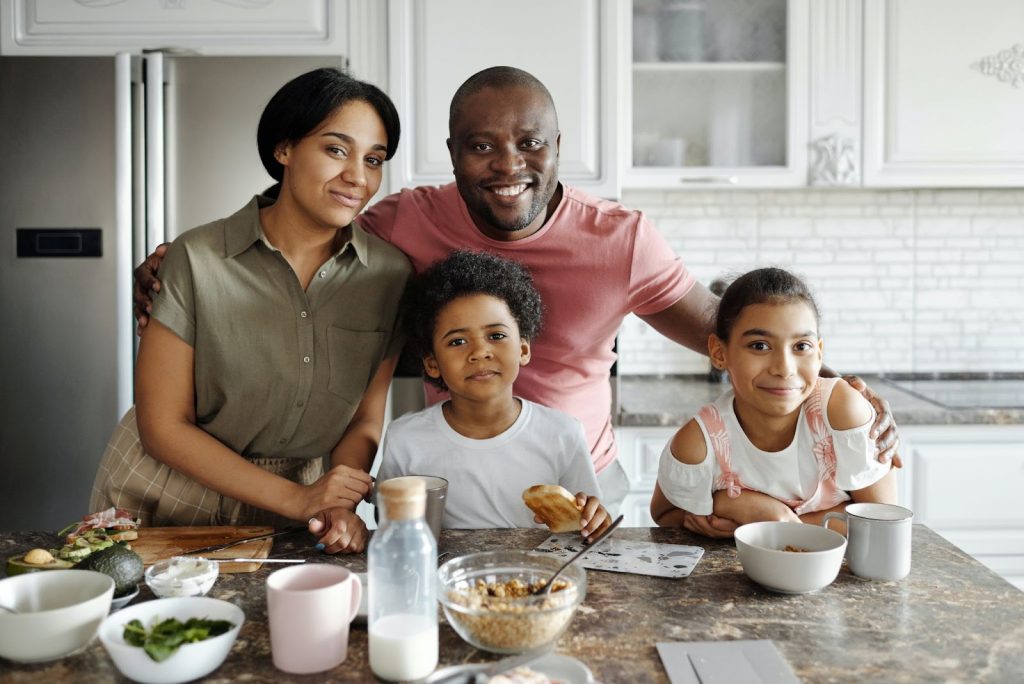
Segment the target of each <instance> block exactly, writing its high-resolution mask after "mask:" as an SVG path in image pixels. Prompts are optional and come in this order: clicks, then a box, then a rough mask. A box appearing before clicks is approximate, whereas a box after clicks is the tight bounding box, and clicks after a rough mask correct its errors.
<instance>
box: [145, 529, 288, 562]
mask: <svg viewBox="0 0 1024 684" xmlns="http://www.w3.org/2000/svg"><path fill="white" fill-rule="evenodd" d="M273 531H274V528H272V527H238V526H231V525H225V526H221V527H140V528H139V538H138V539H134V540H132V541H131V542H130V544H131V545H132V550H133V551H134V552H135V553H137V554H139V556H140V557H141V558H142V562H143V564H144V565H146V566H147V567H148V566H150V565H152V564H153V563H156V562H157V561H161V560H164V559H165V558H171V557H172V556H180V555H182V554H183V553H187V552H189V551H191V550H192V549H201V548H203V547H204V546H213V545H214V544H227V543H228V542H231V541H235V540H236V539H242V538H244V537H255V536H257V535H260V534H270V533H271V532H273ZM273 545H274V540H273V539H259V540H257V541H251V542H246V543H244V544H239V545H238V546H232V547H231V548H230V549H224V550H223V551H212V552H209V553H204V554H202V556H203V557H204V558H252V559H253V562H252V563H221V564H220V571H221V572H223V573H233V572H254V571H256V570H259V569H260V567H262V563H260V562H259V559H260V558H266V557H267V556H269V555H270V549H271V547H272V546H273Z"/></svg>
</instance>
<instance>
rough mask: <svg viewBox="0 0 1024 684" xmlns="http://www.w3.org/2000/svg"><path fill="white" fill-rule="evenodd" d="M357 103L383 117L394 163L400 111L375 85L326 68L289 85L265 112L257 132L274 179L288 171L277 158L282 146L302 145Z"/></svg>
mask: <svg viewBox="0 0 1024 684" xmlns="http://www.w3.org/2000/svg"><path fill="white" fill-rule="evenodd" d="M354 101H361V102H365V103H367V104H368V105H370V106H371V107H373V108H374V110H375V111H376V112H377V114H378V116H380V120H381V122H382V123H383V124H384V131H385V133H387V136H388V142H387V154H386V155H385V157H384V158H385V159H391V157H393V156H394V154H395V150H397V149H398V138H399V135H400V134H401V128H400V126H399V123H398V110H397V109H395V105H394V103H393V102H391V98H389V97H388V96H387V95H386V94H384V91H382V90H381V89H380V88H378V87H377V86H375V85H373V84H370V83H366V82H364V81H358V80H356V79H354V78H352V77H351V76H349V75H348V74H346V73H344V72H343V71H341V70H340V69H335V68H333V67H324V68H322V69H314V70H313V71H307V72H306V73H304V74H302V75H301V76H296V77H295V78H293V79H292V80H290V81H288V82H287V83H285V84H284V85H283V86H281V89H280V90H278V91H277V92H276V93H274V96H273V97H272V98H270V102H268V103H267V106H266V107H265V108H264V109H263V115H262V116H261V117H260V125H259V127H258V128H257V129H256V146H257V147H258V149H259V152H260V160H261V161H262V162H263V167H264V168H265V169H266V170H267V173H269V174H270V176H271V178H273V179H274V180H275V181H277V182H279V183H280V182H281V179H282V178H284V167H283V166H281V164H280V162H278V161H277V159H275V158H274V153H275V152H276V151H277V148H278V147H279V146H280V145H281V144H282V143H295V142H298V141H299V140H301V139H303V138H304V137H306V136H307V135H309V133H310V131H312V130H313V129H315V128H316V127H317V126H319V125H320V124H321V123H322V122H323V121H324V119H326V118H327V117H328V116H330V115H331V113H332V112H334V111H335V110H336V109H337V108H338V107H341V106H342V105H345V104H348V103H349V102H354Z"/></svg>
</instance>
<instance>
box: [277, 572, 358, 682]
mask: <svg viewBox="0 0 1024 684" xmlns="http://www.w3.org/2000/svg"><path fill="white" fill-rule="evenodd" d="M362 593H363V586H362V584H361V583H360V582H359V578H358V577H356V575H355V574H354V573H351V572H349V571H348V570H346V569H345V568H343V567H341V566H340V565H331V564H329V563H306V564H304V565H295V566H292V567H290V568H284V569H283V570H278V571H277V572H274V573H272V574H271V575H270V577H268V578H267V617H268V619H269V622H270V651H271V654H272V655H273V659H274V667H276V668H277V669H279V670H283V671H284V672H291V673H294V674H310V673H313V672H324V671H325V670H330V669H332V668H334V667H337V666H338V665H340V664H341V663H343V662H345V658H346V656H347V655H348V626H349V623H350V622H352V618H354V617H355V616H356V612H357V611H358V609H359V599H360V598H361V597H362Z"/></svg>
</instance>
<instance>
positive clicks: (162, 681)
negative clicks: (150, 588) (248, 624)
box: [99, 596, 245, 684]
mask: <svg viewBox="0 0 1024 684" xmlns="http://www.w3.org/2000/svg"><path fill="white" fill-rule="evenodd" d="M190 621H191V622H190ZM244 622H245V613H243V612H242V609H241V608H239V607H238V606H236V605H234V604H233V603H228V602H227V601H221V600H219V599H214V598H209V597H206V596H189V597H182V598H166V599H156V600H153V601H146V602H144V603H138V604H136V605H133V606H129V607H127V608H124V609H122V610H120V611H118V612H116V613H113V614H112V615H111V616H110V617H108V618H107V619H106V620H104V621H103V624H102V625H100V631H99V636H100V641H101V642H102V643H103V647H104V648H105V649H107V653H109V654H110V657H111V658H112V659H113V661H114V665H115V666H116V667H117V669H118V670H119V671H120V672H121V674H123V675H124V676H125V677H128V678H129V679H134V680H135V681H137V682H143V683H145V684H173V683H174V682H187V681H191V680H193V679H198V678H199V677H204V676H206V675H208V674H210V673H211V672H213V671H214V670H216V669H217V668H218V667H220V665H221V663H223V662H224V659H225V658H227V656H228V653H229V652H230V651H231V646H232V645H233V644H234V643H235V638H236V637H237V636H238V632H239V630H240V629H241V628H242V624H243V623H244ZM192 639H199V640H196V641H191V640H192Z"/></svg>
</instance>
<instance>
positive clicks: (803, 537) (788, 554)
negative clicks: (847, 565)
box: [734, 521, 846, 594]
mask: <svg viewBox="0 0 1024 684" xmlns="http://www.w3.org/2000/svg"><path fill="white" fill-rule="evenodd" d="M734 536H735V538H736V551H737V553H738V554H739V557H740V565H742V566H743V572H745V573H746V574H747V576H748V577H750V579H752V580H754V581H755V582H757V583H758V584H760V585H761V586H762V587H764V588H765V589H770V590H772V591H777V592H779V593H782V594H807V593H810V592H812V591H818V590H820V589H824V588H825V587H827V586H828V585H830V584H832V582H833V580H835V578H836V575H838V574H839V566H840V565H842V564H843V554H844V553H845V552H846V537H844V536H843V535H841V534H839V533H838V532H834V531H832V530H829V529H826V528H824V527H821V526H819V525H809V524H805V523H799V522H774V521H773V522H756V523H749V524H747V525H742V526H741V527H739V528H737V529H736V532H735V535H734Z"/></svg>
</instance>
